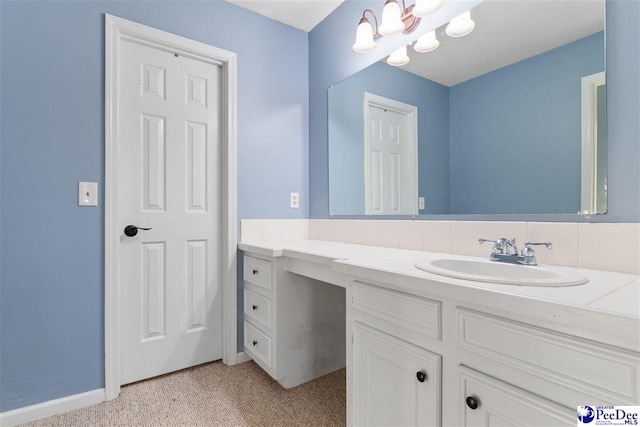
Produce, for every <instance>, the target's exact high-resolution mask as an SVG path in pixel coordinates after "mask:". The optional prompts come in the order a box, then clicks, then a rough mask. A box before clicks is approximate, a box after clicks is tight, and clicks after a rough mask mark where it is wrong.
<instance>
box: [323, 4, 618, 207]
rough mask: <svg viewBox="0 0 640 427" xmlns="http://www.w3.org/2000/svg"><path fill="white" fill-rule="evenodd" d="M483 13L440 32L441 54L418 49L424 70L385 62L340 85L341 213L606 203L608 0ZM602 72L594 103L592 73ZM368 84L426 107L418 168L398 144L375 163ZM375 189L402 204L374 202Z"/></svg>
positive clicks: (333, 103) (484, 7)
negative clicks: (449, 32) (379, 206)
mask: <svg viewBox="0 0 640 427" xmlns="http://www.w3.org/2000/svg"><path fill="white" fill-rule="evenodd" d="M473 14H474V20H475V21H476V29H475V30H474V31H473V32H472V33H471V34H470V35H468V36H466V37H463V38H460V39H455V40H453V39H451V40H447V36H446V35H444V31H443V28H440V29H438V30H437V31H436V32H437V34H438V39H439V40H441V46H440V48H439V49H438V50H437V51H435V52H437V53H438V55H439V56H433V57H429V56H428V55H432V53H426V54H417V53H414V52H412V53H411V62H410V65H412V66H413V68H411V67H410V66H407V67H391V66H389V65H387V64H385V63H383V62H377V63H375V64H373V65H371V66H370V67H368V68H366V69H364V70H362V71H360V72H359V73H357V74H355V75H354V76H351V77H350V78H348V79H346V80H344V81H342V82H340V83H338V84H336V85H335V86H332V87H331V88H329V91H328V101H329V129H328V135H329V213H330V214H331V215H366V214H377V215H381V214H394V215H400V214H415V210H412V209H411V208H406V209H405V210H402V208H400V206H415V207H418V201H419V200H421V199H424V208H423V206H422V203H420V209H418V210H417V212H418V214H576V213H579V212H582V213H584V212H585V211H587V212H589V213H591V214H592V213H604V212H606V141H605V135H606V133H605V129H606V111H605V110H606V109H605V102H604V99H605V87H606V86H605V84H604V71H605V63H604V2H603V1H587V2H584V1H572V0H568V1H566V2H548V1H539V0H524V1H522V0H521V1H495V0H487V1H485V2H484V3H482V4H481V5H479V6H478V7H476V8H475V9H474V10H473ZM522 16H527V20H528V22H527V23H526V24H523V25H518V20H517V17H522ZM550 16H552V17H553V19H551V21H553V22H550V21H549V19H550V18H549V17H550ZM563 17H564V18H567V20H565V19H564V18H563ZM514 19H515V20H516V23H515V24H514V23H513V20H514ZM529 21H530V22H529ZM567 21H570V22H571V24H570V25H565V24H566V23H567ZM499 23H503V24H504V23H507V24H504V25H501V26H498V24H499ZM496 26H497V27H496ZM527 26H528V27H527ZM521 27H523V28H524V29H522V28H521ZM563 27H564V28H563ZM532 28H537V30H538V31H537V33H541V32H542V31H540V29H542V28H544V30H545V31H544V32H543V33H544V34H543V36H542V37H539V34H536V32H533V31H532ZM507 30H509V33H507V32H506V31H507ZM518 42H519V43H520V44H517V43H518ZM478 49H482V50H481V51H478ZM536 49H537V51H536ZM409 50H410V51H413V49H409ZM470 51H472V52H474V53H473V54H471V53H469V52H470ZM416 55H425V56H422V57H420V59H419V60H417V59H416ZM450 57H451V58H450ZM514 58H515V60H514ZM504 61H507V63H504ZM447 66H450V67H454V68H455V69H453V68H451V69H447ZM404 68H410V71H411V72H408V71H406V70H404ZM418 74H421V75H418ZM593 75H598V76H600V77H601V80H599V82H598V83H597V84H596V83H594V84H592V86H590V89H589V90H590V91H591V92H589V93H591V94H592V95H589V96H590V99H591V100H592V101H593V102H592V104H591V107H589V108H590V110H589V113H587V112H586V111H585V110H584V109H585V108H586V107H585V101H584V97H585V95H583V92H584V90H585V89H584V85H585V83H584V82H585V80H584V79H583V78H588V77H589V76H593ZM425 76H428V77H429V78H427V77H425ZM590 84H591V83H590ZM366 93H368V94H372V95H376V96H377V97H382V98H386V99H388V100H392V101H396V102H398V103H400V104H406V105H410V106H414V107H415V108H416V117H417V132H416V135H415V136H417V137H416V140H417V146H418V148H417V152H416V153H415V157H414V158H413V159H411V160H413V163H414V164H416V165H417V171H416V172H413V175H412V172H411V171H410V170H404V168H407V167H408V166H407V165H411V164H412V161H408V160H407V159H403V160H402V161H400V157H397V156H396V157H394V155H391V154H388V155H387V156H386V157H385V156H383V155H382V154H380V155H378V154H375V156H379V158H380V161H381V162H385V163H384V164H381V165H380V167H378V168H373V169H372V167H371V165H370V162H371V159H372V157H373V155H372V150H371V148H366V147H367V145H366V144H367V143H368V142H366V140H367V138H366V134H367V133H370V132H371V126H374V125H373V124H372V123H371V122H366V121H365V111H367V108H368V107H367V104H366V100H365V94H366ZM368 96H370V95H368ZM585 117H589V118H590V119H589V120H590V122H589V123H585ZM396 129H401V127H394V126H387V127H386V128H385V129H383V130H382V131H385V132H387V135H382V137H385V138H387V139H390V140H392V139H393V138H397V140H398V144H399V145H400V144H402V143H405V144H406V141H408V140H410V136H411V135H408V134H407V133H406V132H404V131H403V132H400V131H398V132H399V133H398V134H396V135H394V134H393V132H395V131H396ZM586 137H588V138H590V139H589V142H588V143H587V141H586V140H585V138H586ZM369 147H370V146H369ZM373 151H375V150H373ZM387 153H391V151H390V150H387ZM394 162H395V163H394ZM368 164H369V165H368ZM383 166H384V167H383ZM394 167H395V168H396V169H397V170H395V169H394ZM383 169H384V170H387V171H393V172H392V173H391V172H387V173H386V175H385V174H384V173H382V172H381V171H382V170H383ZM374 170H375V176H372V172H373V171H374ZM410 176H413V178H411V179H412V181H411V182H409V183H407V181H406V180H407V179H409V178H408V177H410ZM401 177H402V178H401ZM375 179H378V181H375ZM402 179H404V181H402ZM400 182H405V184H402V185H401V187H402V188H404V187H405V186H406V187H408V188H410V187H411V185H417V194H416V192H414V191H411V190H409V191H406V192H402V191H400V190H399V189H398V188H399V187H398V183H400ZM372 183H373V184H374V187H372ZM375 185H377V186H375ZM371 188H376V191H377V193H376V194H375V195H373V194H371V193H372V192H371V191H368V189H371ZM371 197H375V198H377V199H376V200H378V201H380V203H382V202H381V200H384V199H385V198H386V200H392V202H389V203H390V204H389V206H391V207H392V208H391V209H390V210H388V211H379V212H374V211H372V209H370V205H371V203H370V200H371V199H370V198H371ZM394 197H396V198H397V200H393V198H394ZM406 198H410V200H405V199H406ZM367 200H369V201H367ZM394 203H395V205H394ZM393 206H396V207H397V209H400V210H402V211H401V212H400V211H396V212H394V211H393ZM411 212H414V213H411Z"/></svg>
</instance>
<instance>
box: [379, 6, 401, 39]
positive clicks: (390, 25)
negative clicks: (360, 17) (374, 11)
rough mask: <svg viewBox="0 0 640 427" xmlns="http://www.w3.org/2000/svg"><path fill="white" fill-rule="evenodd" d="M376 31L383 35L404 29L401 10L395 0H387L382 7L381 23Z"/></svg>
mask: <svg viewBox="0 0 640 427" xmlns="http://www.w3.org/2000/svg"><path fill="white" fill-rule="evenodd" d="M378 31H379V32H380V34H382V35H383V36H393V35H395V34H400V33H401V32H402V31H404V22H402V12H401V11H400V6H398V2H397V1H396V0H387V3H386V4H385V5H384V9H382V23H381V24H380V27H379V28H378Z"/></svg>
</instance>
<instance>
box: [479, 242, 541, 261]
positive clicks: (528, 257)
mask: <svg viewBox="0 0 640 427" xmlns="http://www.w3.org/2000/svg"><path fill="white" fill-rule="evenodd" d="M478 242H479V243H480V244H483V243H493V248H492V249H491V257H490V258H489V259H490V260H491V261H496V262H506V263H509V264H522V265H538V262H537V261H536V252H535V251H534V250H533V248H532V247H531V246H546V247H547V248H548V249H551V248H552V247H553V245H552V244H551V242H542V243H532V242H526V243H525V244H524V249H522V251H521V252H520V255H518V246H516V238H515V237H514V238H512V239H507V238H505V237H501V238H499V239H496V240H488V239H482V238H480V239H478Z"/></svg>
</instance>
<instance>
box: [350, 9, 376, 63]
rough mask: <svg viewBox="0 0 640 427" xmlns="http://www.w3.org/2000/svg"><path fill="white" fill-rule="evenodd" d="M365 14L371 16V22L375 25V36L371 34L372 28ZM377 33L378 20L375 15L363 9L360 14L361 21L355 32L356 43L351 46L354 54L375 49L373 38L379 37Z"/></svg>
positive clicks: (369, 10)
mask: <svg viewBox="0 0 640 427" xmlns="http://www.w3.org/2000/svg"><path fill="white" fill-rule="evenodd" d="M367 12H370V13H371V15H372V16H373V20H374V22H375V23H376V34H373V28H371V23H370V22H369V20H368V19H367V17H366V16H365V14H366V13H367ZM377 31H378V18H376V15H375V13H373V11H372V10H371V9H365V10H364V12H362V19H360V22H359V23H358V29H357V30H356V42H355V43H354V45H353V50H355V51H356V52H367V51H369V50H371V49H373V48H374V47H376V42H375V41H374V38H375V37H376V36H378V35H379V33H378V32H377Z"/></svg>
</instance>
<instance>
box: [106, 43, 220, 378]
mask: <svg viewBox="0 0 640 427" xmlns="http://www.w3.org/2000/svg"><path fill="white" fill-rule="evenodd" d="M120 49H121V55H120V57H119V65H118V71H117V72H118V76H117V78H118V97H117V99H118V116H117V120H118V124H119V126H118V135H117V141H118V146H117V156H118V160H117V164H118V170H117V176H118V180H117V185H118V192H119V197H118V226H119V229H120V232H121V237H120V247H119V251H118V252H119V265H120V271H119V281H120V283H121V289H122V291H121V294H120V299H119V313H120V315H121V316H122V320H121V322H120V324H121V325H122V326H121V329H122V330H121V331H120V333H121V337H122V338H121V340H120V343H121V346H122V347H121V352H120V368H121V374H120V375H121V381H120V382H121V383H122V384H127V383H130V382H133V381H138V380H141V379H144V378H149V377H153V376H157V375H160V374H164V373H167V372H171V371H175V370H178V369H182V368H186V367H189V366H193V365H197V364H200V363H204V362H209V361H212V360H217V359H220V358H221V357H222V301H221V300H222V283H221V266H220V250H221V246H220V233H221V225H220V224H221V194H220V193H221V184H220V182H221V175H220V174H221V167H220V129H219V127H220V123H219V122H220V67H219V66H218V65H215V64H210V63H206V62H203V61H200V60H196V59H192V58H189V57H186V56H183V55H178V54H174V53H173V52H169V51H167V50H164V49H156V48H152V47H147V46H143V45H141V44H138V43H135V42H133V41H122V42H121V46H120ZM127 225H135V226H138V227H147V228H151V229H150V230H148V231H144V230H139V231H138V233H137V235H135V236H133V237H129V236H126V235H125V233H124V231H123V230H124V229H125V227H126V226H127Z"/></svg>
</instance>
